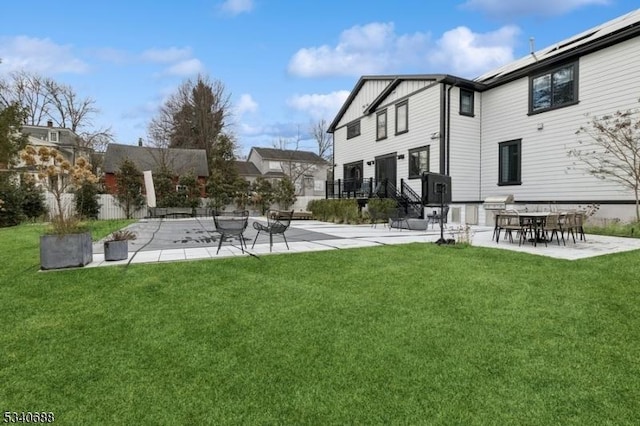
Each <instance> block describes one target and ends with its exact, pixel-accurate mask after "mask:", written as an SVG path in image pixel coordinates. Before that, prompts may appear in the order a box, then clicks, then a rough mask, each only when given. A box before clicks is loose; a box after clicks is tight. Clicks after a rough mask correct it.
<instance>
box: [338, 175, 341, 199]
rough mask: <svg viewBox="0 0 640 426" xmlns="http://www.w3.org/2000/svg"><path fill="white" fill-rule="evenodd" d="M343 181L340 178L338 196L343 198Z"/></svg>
mask: <svg viewBox="0 0 640 426" xmlns="http://www.w3.org/2000/svg"><path fill="white" fill-rule="evenodd" d="M341 184H342V181H341V180H340V179H338V198H342V185H341Z"/></svg>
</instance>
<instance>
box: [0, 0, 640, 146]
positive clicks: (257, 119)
mask: <svg viewBox="0 0 640 426" xmlns="http://www.w3.org/2000/svg"><path fill="white" fill-rule="evenodd" d="M636 8H638V4H637V2H636V1H631V0H537V1H523V0H508V1H505V0H448V1H425V0H401V1H381V0H380V1H376V0H374V1H370V0H369V1H361V0H342V1H336V0H298V1H293V0H226V1H223V0H182V1H180V2H171V1H157V0H154V1H151V0H128V1H123V0H111V1H108V2H107V1H103V2H89V1H86V0H85V1H79V0H57V1H55V2H52V1H50V0H49V1H41V0H23V1H21V2H16V1H11V2H3V4H2V6H0V11H1V13H2V16H3V19H2V25H0V58H2V63H0V77H3V76H5V75H6V74H7V73H9V72H11V71H13V70H18V69H24V70H27V71H30V72H36V73H39V74H41V75H45V76H48V77H52V78H54V79H55V80H56V81H59V82H61V83H67V84H70V85H71V86H73V87H74V88H75V90H76V91H77V92H78V93H79V94H80V95H82V96H89V97H92V98H94V99H95V100H96V105H97V107H98V108H99V109H100V114H99V115H98V116H97V117H96V119H95V120H94V121H95V124H96V125H97V126H111V128H112V131H113V132H114V133H115V135H116V141H117V142H119V143H125V144H134V143H136V142H137V140H138V138H139V137H142V138H143V139H145V140H146V139H147V125H148V123H149V120H150V119H151V117H153V116H154V115H155V114H156V112H157V109H158V107H159V106H160V105H161V104H162V102H163V101H164V100H165V99H166V97H167V96H168V95H169V94H171V93H173V92H174V91H175V90H176V88H177V87H178V86H179V85H180V83H182V82H183V81H184V80H185V79H187V78H193V77H195V76H197V75H198V73H200V74H203V75H207V76H209V78H210V79H212V80H219V81H221V82H222V83H223V84H224V86H225V88H226V91H227V93H228V94H230V96H231V102H232V105H233V117H232V119H231V122H230V123H229V124H230V129H231V131H232V132H233V133H234V135H235V136H236V139H237V141H238V145H239V147H240V149H239V153H240V154H246V153H247V152H248V151H249V149H250V147H251V146H271V145H272V144H273V143H274V141H277V140H278V139H290V138H295V137H296V135H297V134H300V135H301V137H302V139H305V138H306V137H307V135H308V131H309V128H310V126H311V124H312V123H314V122H317V121H318V120H320V119H323V118H324V119H326V120H327V121H329V122H330V121H331V120H332V119H333V118H334V116H335V113H336V112H337V110H338V109H339V108H340V106H341V105H342V103H343V101H344V100H345V98H346V97H347V96H348V93H349V91H350V90H351V89H352V88H353V86H354V84H355V83H356V81H357V80H358V78H359V77H360V76H361V75H364V74H368V75H370V74H431V73H433V74H439V73H450V74H454V75H458V76H461V77H467V78H474V77H476V76H478V75H480V74H482V73H484V72H486V71H488V70H491V69H493V68H496V67H498V66H501V65H503V64H505V63H507V62H510V61H511V60H514V59H517V58H520V57H522V56H525V55H527V54H528V53H529V38H530V37H534V38H535V45H536V49H542V48H544V47H546V46H548V45H550V44H554V43H556V42H558V41H561V40H563V39H565V38H568V37H570V36H572V35H574V34H577V33H579V32H581V31H584V30H586V29H588V28H591V27H594V26H596V25H599V24H601V23H603V22H606V21H608V20H610V19H613V18H615V17H617V16H620V15H622V14H625V13H627V12H630V11H632V10H635V9H636ZM302 147H303V148H310V149H311V148H312V147H313V145H312V144H311V143H310V142H306V143H303V145H302Z"/></svg>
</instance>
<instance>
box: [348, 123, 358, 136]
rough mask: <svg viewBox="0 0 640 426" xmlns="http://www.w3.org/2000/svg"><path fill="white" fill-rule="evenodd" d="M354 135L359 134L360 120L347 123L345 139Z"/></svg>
mask: <svg viewBox="0 0 640 426" xmlns="http://www.w3.org/2000/svg"><path fill="white" fill-rule="evenodd" d="M356 136H360V120H357V121H352V122H351V123H349V124H347V139H351V138H355V137H356Z"/></svg>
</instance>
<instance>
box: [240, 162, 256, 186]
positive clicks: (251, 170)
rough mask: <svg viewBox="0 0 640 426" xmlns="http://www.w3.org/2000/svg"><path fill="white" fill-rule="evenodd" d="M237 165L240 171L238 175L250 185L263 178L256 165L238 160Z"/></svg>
mask: <svg viewBox="0 0 640 426" xmlns="http://www.w3.org/2000/svg"><path fill="white" fill-rule="evenodd" d="M235 165H236V169H237V170H238V175H239V176H240V177H241V178H244V179H245V180H246V181H247V182H249V183H250V184H251V183H253V182H255V180H256V178H258V176H262V173H260V170H258V168H257V167H256V165H255V164H253V163H251V162H249V161H240V160H236V161H235Z"/></svg>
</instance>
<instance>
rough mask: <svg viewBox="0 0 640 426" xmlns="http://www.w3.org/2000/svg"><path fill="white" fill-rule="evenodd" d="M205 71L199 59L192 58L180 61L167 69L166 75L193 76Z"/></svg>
mask: <svg viewBox="0 0 640 426" xmlns="http://www.w3.org/2000/svg"><path fill="white" fill-rule="evenodd" d="M203 71H204V65H203V64H202V62H200V60H199V59H196V58H192V59H187V60H184V61H180V62H178V63H176V64H173V65H171V66H170V67H169V68H167V69H166V70H165V72H164V74H167V75H177V76H185V77H188V76H192V75H195V74H198V73H201V72H203Z"/></svg>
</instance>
